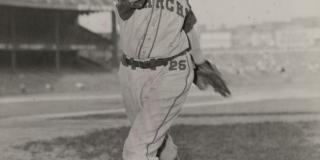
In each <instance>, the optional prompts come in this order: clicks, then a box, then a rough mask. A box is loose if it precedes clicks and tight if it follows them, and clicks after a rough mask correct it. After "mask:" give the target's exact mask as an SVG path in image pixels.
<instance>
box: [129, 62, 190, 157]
mask: <svg viewBox="0 0 320 160" xmlns="http://www.w3.org/2000/svg"><path fill="white" fill-rule="evenodd" d="M180 60H183V61H185V62H186V68H183V67H182V68H183V69H181V70H180V69H178V70H172V71H169V67H170V66H167V67H164V68H162V69H161V70H160V71H154V72H152V74H150V75H149V77H150V81H149V82H148V83H146V84H147V85H146V86H148V87H142V88H144V90H143V92H142V94H141V97H140V98H141V102H142V103H141V104H142V108H141V110H140V111H139V113H138V114H137V116H136V119H135V120H134V122H133V125H132V127H131V130H130V132H129V135H128V138H127V139H126V142H125V145H124V150H123V157H124V159H125V160H153V159H154V160H157V159H158V158H157V157H156V155H157V151H158V149H159V147H160V146H161V144H162V143H163V140H164V138H165V135H166V134H167V131H168V129H169V128H170V126H171V124H172V122H173V120H174V119H175V118H176V117H177V116H178V114H179V112H180V110H181V106H182V104H183V103H184V101H185V99H186V96H187V92H188V90H189V88H190V86H191V84H192V79H193V69H192V65H191V61H190V57H188V58H186V56H183V57H179V58H177V61H180ZM172 144H173V143H172ZM173 146H174V145H168V147H173ZM173 149H174V148H173ZM175 154H176V153H175Z"/></svg>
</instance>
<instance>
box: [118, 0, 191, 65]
mask: <svg viewBox="0 0 320 160" xmlns="http://www.w3.org/2000/svg"><path fill="white" fill-rule="evenodd" d="M188 10H190V8H189V5H188V3H187V1H186V0H148V1H147V3H146V5H145V6H144V7H143V8H142V9H136V10H135V12H134V13H133V15H132V16H131V17H130V18H129V19H128V20H122V19H120V18H119V24H120V37H121V39H120V44H121V49H122V50H123V52H124V53H125V54H126V55H127V56H128V57H132V58H137V59H148V58H150V57H157V58H160V57H169V56H172V55H175V54H178V53H180V52H182V51H184V50H185V49H187V48H188V47H189V43H188V39H187V36H186V33H185V32H184V31H183V30H182V27H183V24H184V20H185V16H186V14H187V12H188Z"/></svg>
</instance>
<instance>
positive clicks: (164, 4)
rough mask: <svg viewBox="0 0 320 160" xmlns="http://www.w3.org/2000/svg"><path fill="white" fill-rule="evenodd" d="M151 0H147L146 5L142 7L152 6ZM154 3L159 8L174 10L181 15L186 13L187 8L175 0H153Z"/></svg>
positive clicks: (183, 15)
mask: <svg viewBox="0 0 320 160" xmlns="http://www.w3.org/2000/svg"><path fill="white" fill-rule="evenodd" d="M152 1H153V0H147V3H146V5H145V6H144V8H153V2H152ZM154 1H155V2H154V5H155V7H156V8H161V9H165V10H168V11H170V12H175V13H176V14H178V15H179V16H181V17H185V16H186V15H187V13H188V11H189V10H188V8H187V7H185V6H183V5H182V4H181V3H180V2H179V1H177V0H154Z"/></svg>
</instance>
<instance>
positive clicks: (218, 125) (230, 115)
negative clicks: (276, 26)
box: [0, 85, 320, 160]
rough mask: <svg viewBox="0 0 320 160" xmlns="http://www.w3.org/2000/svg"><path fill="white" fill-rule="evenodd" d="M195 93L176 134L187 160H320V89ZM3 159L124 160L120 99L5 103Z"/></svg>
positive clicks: (25, 99)
mask: <svg viewBox="0 0 320 160" xmlns="http://www.w3.org/2000/svg"><path fill="white" fill-rule="evenodd" d="M281 86H282V88H281V87H279V86H277V87H273V88H271V87H270V86H264V87H262V86H256V87H254V86H251V87H244V88H245V89H244V88H241V87H233V88H232V89H233V90H234V93H235V94H234V96H233V97H232V98H230V99H222V98H220V97H219V96H217V95H216V94H213V93H212V92H211V91H207V92H198V91H197V90H196V89H193V90H192V93H191V94H190V96H189V98H188V101H187V103H186V105H185V106H184V109H183V111H182V113H181V115H180V117H179V118H178V119H177V121H176V123H175V125H174V127H173V128H172V129H171V131H170V132H171V134H172V136H173V137H174V139H175V143H176V144H177V145H178V146H179V155H180V157H181V159H183V160H208V159H217V160H257V159H259V160H318V159H319V158H320V123H319V120H320V108H319V104H320V93H319V86H317V85H302V86H300V87H299V85H291V86H290V85H287V86H286V85H281ZM0 104H1V105H0V110H1V112H0V115H1V119H0V130H1V132H0V159H1V160H2V159H3V160H120V159H121V148H122V145H123V141H124V138H125V137H126V135H127V133H128V129H129V125H128V121H127V120H126V116H125V114H124V111H123V109H122V104H121V97H120V95H118V94H116V95H104V94H95V95H93V94H78V95H69V96H66V95H60V96H59V95H50V96H27V97H25V96H23V97H15V98H2V99H1V100H0Z"/></svg>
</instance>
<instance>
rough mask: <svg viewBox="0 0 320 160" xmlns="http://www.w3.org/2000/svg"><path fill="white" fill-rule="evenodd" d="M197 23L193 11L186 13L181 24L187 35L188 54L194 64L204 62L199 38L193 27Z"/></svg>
mask: <svg viewBox="0 0 320 160" xmlns="http://www.w3.org/2000/svg"><path fill="white" fill-rule="evenodd" d="M196 23H197V18H196V16H195V15H194V13H193V11H192V10H191V9H190V11H189V12H188V13H187V15H186V18H185V22H184V25H183V30H184V31H185V33H186V34H187V36H188V39H189V46H190V50H189V52H190V54H191V56H192V58H193V60H194V62H195V63H196V64H202V63H204V62H205V58H204V55H203V53H202V49H201V46H200V38H199V35H198V32H197V31H196V29H195V24H196Z"/></svg>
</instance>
